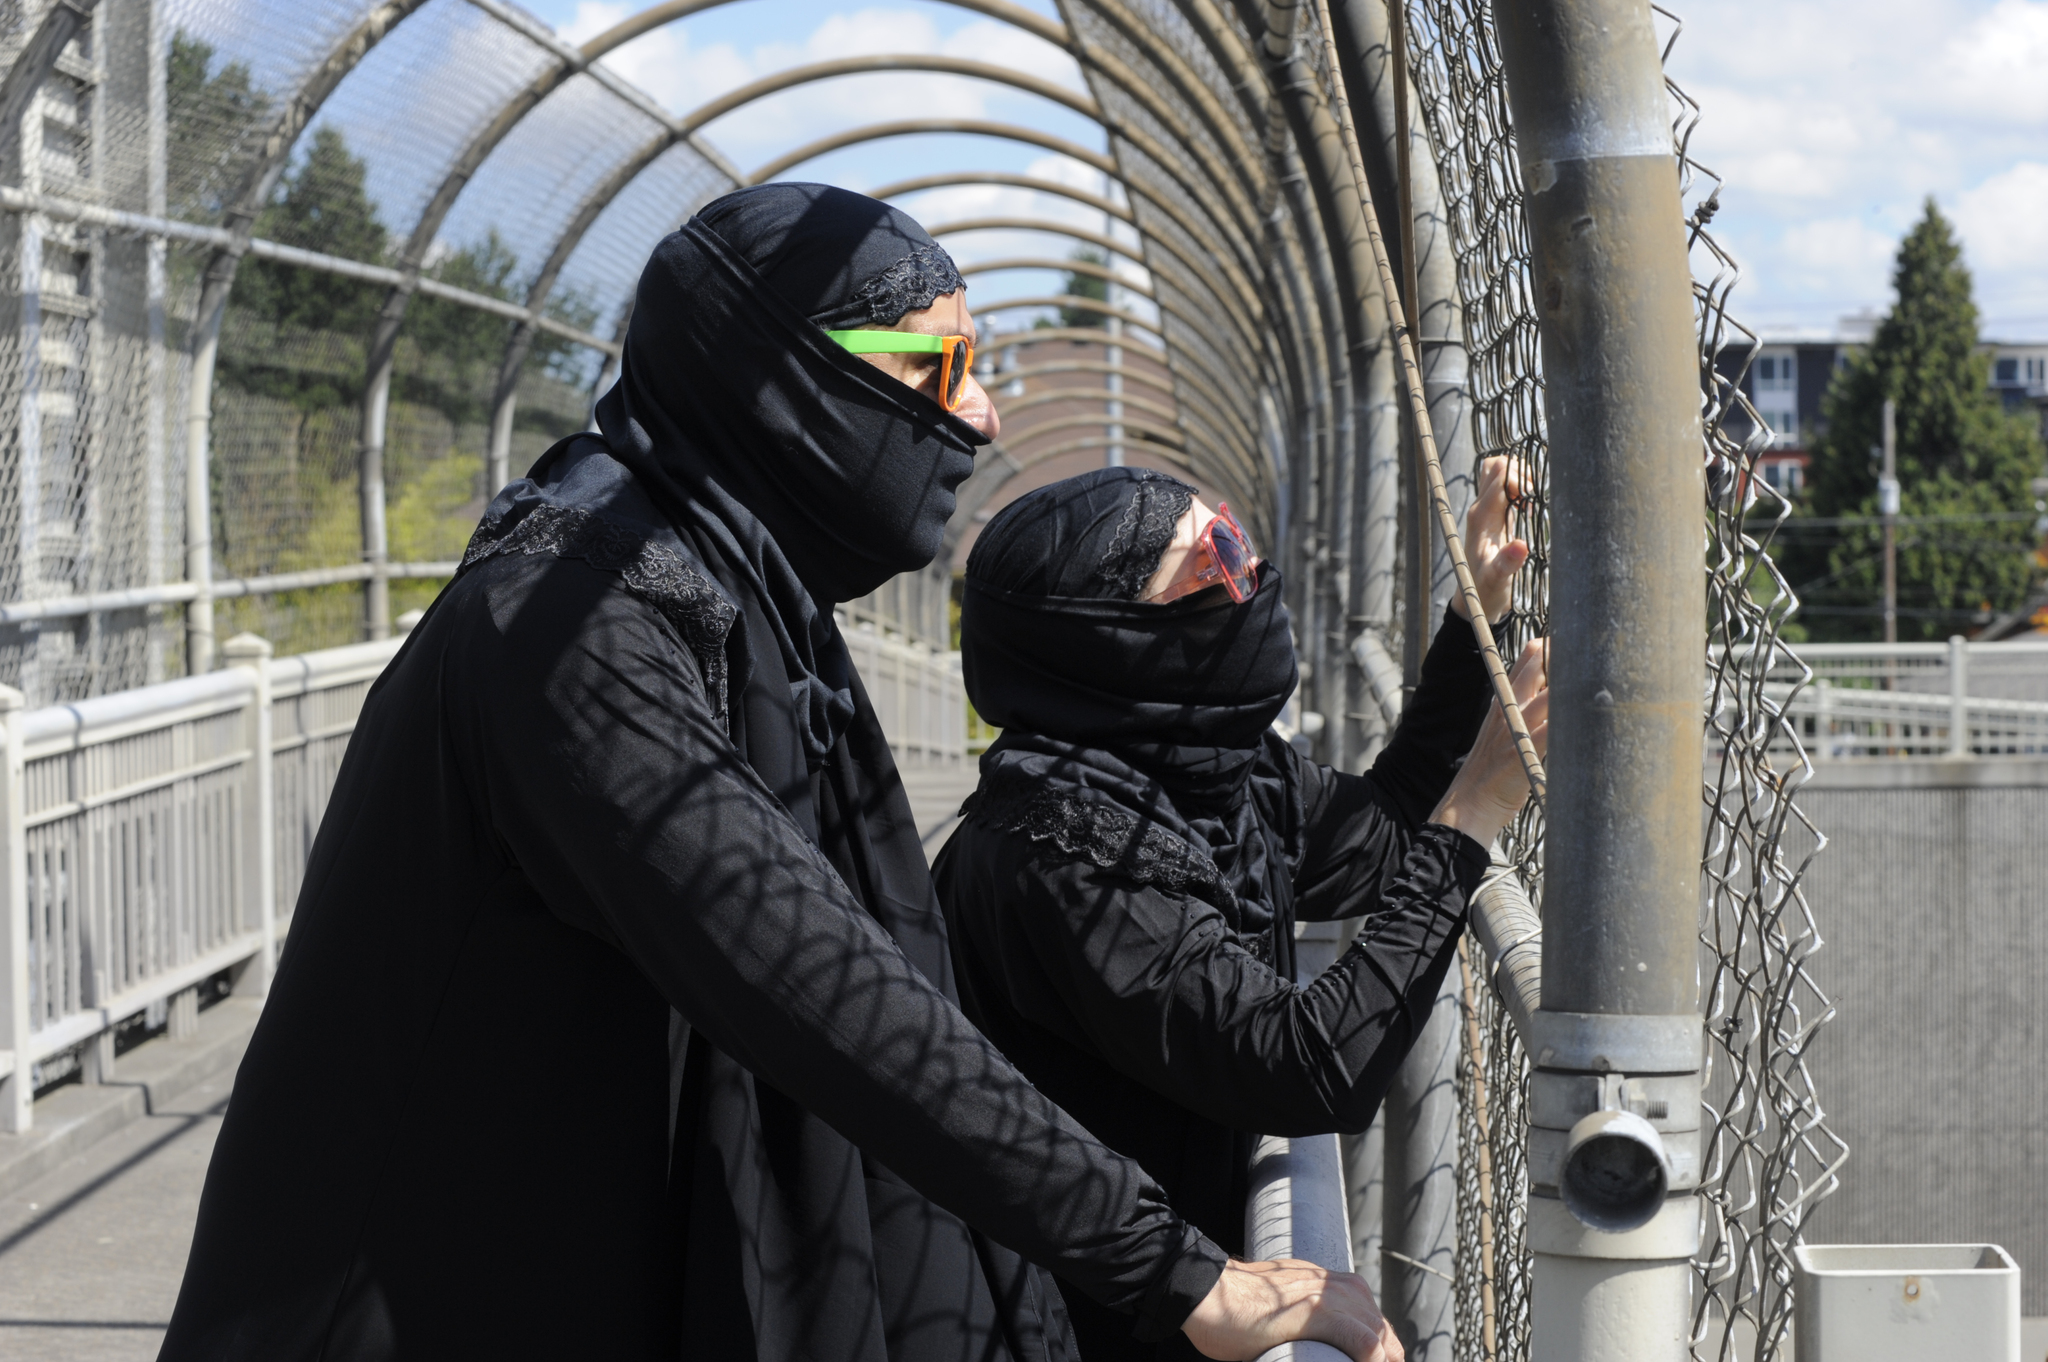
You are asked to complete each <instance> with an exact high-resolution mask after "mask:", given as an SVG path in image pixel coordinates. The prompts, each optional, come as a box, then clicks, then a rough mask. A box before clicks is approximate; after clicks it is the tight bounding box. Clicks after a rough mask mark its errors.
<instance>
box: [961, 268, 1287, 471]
mask: <svg viewBox="0 0 2048 1362" xmlns="http://www.w3.org/2000/svg"><path fill="white" fill-rule="evenodd" d="M1019 307H1058V308H1066V309H1070V310H1072V311H1076V312H1096V313H1100V314H1101V315H1102V316H1105V317H1114V318H1116V319H1117V320H1118V321H1120V322H1122V323H1124V324H1125V325H1126V326H1135V327H1139V328H1141V329H1143V330H1145V331H1150V332H1151V333H1152V334H1154V335H1156V336H1159V337H1160V339H1161V341H1164V340H1165V334H1164V333H1163V332H1162V331H1161V330H1160V329H1159V327H1157V326H1155V325H1154V324H1153V323H1151V322H1149V321H1146V320H1145V319H1144V318H1142V317H1140V316H1139V315H1138V314H1137V313H1135V312H1129V311H1126V310H1124V309H1123V308H1120V307H1112V306H1111V305H1110V304H1108V303H1106V302H1103V301H1102V300H1101V299H1099V298H1083V297H1080V296H1079V295H1077V294H1071V293H1054V294H1047V295H1045V296H1043V297H1034V298H1005V299H1002V300H1001V301H999V302H994V303H990V304H989V305H988V306H986V307H984V308H977V309H976V311H977V312H1002V311H1007V310H1009V309H1011V308H1019ZM1165 310H1166V309H1165V308H1164V307H1162V308H1161V311H1165ZM1173 315H1177V316H1181V320H1183V321H1186V320H1188V319H1187V318H1186V317H1185V316H1184V315H1181V314H1179V313H1177V312H1176V313H1174V314H1173ZM1094 339H1095V340H1096V342H1097V343H1101V344H1106V343H1108V342H1107V341H1106V339H1105V338H1104V337H1103V336H1102V334H1101V333H1100V332H1097V333H1095V335H1094ZM1117 343H1118V344H1126V345H1127V344H1129V343H1130V338H1129V337H1128V336H1123V337H1119V338H1118V341H1117ZM1154 348H1156V349H1158V350H1160V351H1161V352H1163V353H1178V354H1179V355H1181V356H1183V357H1184V358H1186V359H1187V360H1188V361H1189V362H1190V363H1192V364H1194V365H1195V366H1197V367H1198V368H1200V369H1201V370H1202V371H1203V373H1204V376H1205V377H1207V378H1208V379H1209V381H1211V382H1213V383H1215V384H1217V385H1219V386H1220V387H1226V388H1227V387H1230V386H1234V385H1233V384H1231V381H1230V380H1231V376H1230V375H1228V374H1226V373H1223V372H1222V371H1220V370H1218V369H1216V368H1215V367H1214V366H1213V365H1211V364H1210V363H1209V361H1208V358H1207V357H1206V356H1203V355H1201V354H1200V353H1199V352H1197V351H1193V350H1188V349H1173V348H1170V347H1168V346H1167V345H1164V344H1161V345H1159V346H1156V347H1154ZM1248 395H1249V394H1248ZM1239 433H1240V434H1245V435H1249V434H1250V433H1251V432H1250V431H1240V432H1239ZM1252 446H1253V447H1254V448H1256V447H1257V442H1256V441H1252Z"/></svg>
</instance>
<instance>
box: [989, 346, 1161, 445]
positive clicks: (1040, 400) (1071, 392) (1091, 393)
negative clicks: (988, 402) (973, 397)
mask: <svg viewBox="0 0 2048 1362" xmlns="http://www.w3.org/2000/svg"><path fill="white" fill-rule="evenodd" d="M1103 367H1104V368H1106V369H1108V370H1109V371H1110V372H1111V373H1113V374H1115V375H1117V376H1118V377H1119V378H1128V377H1130V371H1129V370H1127V369H1125V368H1124V367H1123V366H1122V365H1104V366H1103ZM1170 395H1171V394H1169V396H1170ZM1112 399H1114V400H1115V401H1118V402H1121V403H1123V404H1124V405H1125V406H1127V407H1137V408H1138V409H1140V410H1141V411H1147V412H1150V413H1151V414H1152V415H1154V416H1157V417H1158V418H1159V419H1160V420H1162V421H1177V420H1179V419H1180V413H1179V412H1178V411H1177V410H1176V409H1175V408H1173V407H1170V406H1168V405H1167V404H1166V403H1164V402H1154V401H1153V400H1152V399H1151V398H1149V397H1138V396H1135V395H1133V394H1131V393H1127V392H1111V391H1110V390H1109V389H1107V388H1048V389H1045V390H1044V391H1042V392H1035V393H1027V394H1026V395H1025V396H1023V397H1018V398H1012V399H1009V400H1007V401H1005V402H1004V403H1003V404H1002V405H1001V407H1000V408H999V410H1000V411H1001V412H1002V415H1003V419H1004V420H1005V421H1007V420H1009V419H1010V418H1011V417H1012V416H1014V415H1016V414H1017V413H1018V412H1024V411H1031V410H1032V409H1034V408H1037V407H1048V406H1051V405H1052V404H1053V403H1055V402H1107V401H1110V400H1112ZM1114 419H1116V418H1113V417H1104V418H1100V419H1099V420H1098V421H1097V424H1102V423H1103V422H1105V421H1110V420H1114ZM1161 429H1165V427H1161ZM1036 430H1037V427H1036V426H1031V427H1028V428H1026V429H1024V430H1020V431H1017V432H1015V436H1014V438H1013V439H1012V440H1011V441H1010V443H1011V444H1015V443H1017V442H1018V441H1021V440H1024V439H1026V438H1028V437H1029V436H1030V435H1031V434H1032V433H1033V432H1034V431H1036ZM1184 437H1185V432H1181V438H1184Z"/></svg>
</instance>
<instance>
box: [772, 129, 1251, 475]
mask: <svg viewBox="0 0 2048 1362" xmlns="http://www.w3.org/2000/svg"><path fill="white" fill-rule="evenodd" d="M938 132H957V133H967V134H970V135H981V136H993V137H1001V138H1007V139H1009V140H1013V141H1021V142H1024V143H1026V144H1029V145H1033V146H1042V147H1045V148H1046V149H1047V150H1050V151H1053V152H1055V153H1057V154H1063V155H1067V156H1071V157H1073V158H1074V159H1075V160H1078V161H1081V162H1082V163H1084V164H1087V165H1091V166H1093V167H1094V168H1096V169H1098V170H1100V171H1102V172H1103V173H1104V174H1105V175H1108V176H1110V177H1112V178H1114V179H1117V180H1118V181H1120V182H1121V183H1123V185H1124V190H1125V192H1126V193H1127V194H1132V195H1140V196H1143V197H1144V198H1145V199H1146V200H1147V201H1148V202H1150V203H1151V204H1152V205H1153V206H1155V207H1157V208H1158V209H1159V210H1160V211H1161V213H1162V214H1163V215H1164V216H1165V217H1167V218H1168V219H1169V220H1170V221H1172V222H1173V223H1174V225H1175V226H1176V227H1178V228H1180V230H1181V231H1183V232H1185V233H1187V235H1188V237H1189V239H1190V240H1192V241H1194V242H1196V243H1197V244H1199V245H1202V246H1205V247H1207V248H1208V249H1209V250H1210V252H1211V262H1212V264H1214V265H1215V266H1216V267H1217V268H1219V269H1221V270H1222V271H1223V272H1224V273H1225V274H1226V275H1228V276H1230V278H1231V282H1232V286H1233V287H1234V288H1235V289H1236V290H1238V292H1239V293H1240V295H1241V296H1243V297H1245V298H1248V299H1261V295H1260V294H1259V293H1258V291H1257V290H1255V289H1254V288H1252V286H1251V283H1250V280H1249V279H1248V278H1246V277H1245V276H1244V275H1242V274H1241V273H1240V272H1239V271H1238V270H1237V269H1236V266H1235V263H1234V262H1232V261H1231V260H1229V259H1228V258H1227V256H1226V255H1225V254H1224V253H1223V252H1222V251H1221V250H1220V249H1219V243H1218V242H1217V241H1216V240H1215V238H1214V236H1213V235H1212V234H1210V233H1208V232H1205V231H1204V230H1202V229H1201V228H1200V227H1199V226H1197V225H1196V224H1194V223H1193V222H1191V221H1190V220H1189V219H1188V218H1187V217H1186V216H1185V215H1184V214H1183V213H1182V212H1181V210H1180V207H1179V205H1177V204H1175V203H1173V202H1171V201H1170V200H1166V199H1161V198H1159V197H1157V196H1155V195H1153V194H1151V193H1150V192H1149V191H1148V190H1147V189H1146V188H1145V186H1143V185H1142V184H1134V183H1133V182H1131V181H1128V180H1124V178H1123V176H1122V174H1121V171H1120V170H1119V169H1118V167H1117V165H1116V163H1115V161H1113V160H1112V159H1111V158H1109V157H1107V156H1104V155H1101V154H1100V153H1097V152H1092V151H1089V150H1088V149H1087V148H1085V147H1081V146H1077V145H1075V144H1074V143H1072V142H1068V141H1066V140H1065V139H1062V138H1057V137H1053V136H1051V135H1049V134H1045V133H1041V132H1039V131H1038V130H1036V129H1033V128H1021V127H1018V126H1016V125H1014V124H1006V123H996V122H991V121H988V120H985V119H900V120H893V121H890V122H885V123H874V124H868V125H866V126H864V127H860V128H851V129H845V130H842V131H840V132H837V133H832V134H828V135H827V136H825V137H821V138H818V139H816V140H815V141H812V142H809V143H806V144H805V145H803V146H801V147H798V148H796V149H795V150H793V151H790V152H787V153H784V154H783V155H782V156H780V157H777V158H776V159H775V160H773V161H770V162H769V163H768V164H767V165H765V166H763V167H762V168H761V169H759V170H756V171H755V172H754V173H753V174H752V175H750V176H749V177H748V180H749V183H761V182H763V181H765V180H767V179H771V178H773V177H774V176H776V175H780V174H782V173H784V172H785V171H787V170H789V169H791V168H793V167H795V166H798V165H801V164H803V162H805V161H807V160H810V159H812V158H813V157H816V156H822V155H826V154H828V153H830V152H833V151H839V150H843V149H845V148H846V147H850V146H858V145H861V144H863V143H865V142H869V141H874V140H878V139H880V138H883V137H899V136H910V135H917V134H925V133H938ZM1146 240H1147V241H1148V242H1152V241H1159V242H1161V243H1162V244H1165V243H1164V241H1163V239H1162V238H1159V237H1156V236H1154V235H1152V234H1150V233H1147V234H1146ZM1169 250H1172V253H1173V254H1175V256H1176V258H1179V252H1178V251H1177V250H1174V249H1173V248H1171V247H1169ZM1146 267H1147V268H1148V269H1151V270H1152V271H1153V273H1154V275H1155V277H1156V276H1159V275H1160V274H1161V271H1160V270H1159V269H1158V267H1157V266H1156V265H1154V264H1153V263H1151V262H1150V261H1147V262H1146ZM1190 292H1191V293H1192V290H1190ZM1261 301H1263V300H1262V299H1261ZM1260 311H1261V312H1263V311H1264V309H1263V307H1262V308H1261V309H1260ZM1205 396H1206V394H1205ZM1238 420H1239V422H1240V423H1242V424H1243V425H1244V426H1245V428H1246V430H1247V431H1249V430H1250V429H1251V428H1253V426H1254V425H1255V423H1254V422H1251V421H1249V420H1248V419H1247V418H1246V415H1245V414H1244V413H1240V414H1239V416H1238ZM1247 438H1248V441H1249V445H1250V447H1251V448H1254V449H1255V448H1257V445H1258V441H1257V440H1256V439H1255V438H1251V437H1249V436H1248V437H1247ZM1253 462H1254V464H1256V462H1257V461H1256V460H1254V461H1253Z"/></svg>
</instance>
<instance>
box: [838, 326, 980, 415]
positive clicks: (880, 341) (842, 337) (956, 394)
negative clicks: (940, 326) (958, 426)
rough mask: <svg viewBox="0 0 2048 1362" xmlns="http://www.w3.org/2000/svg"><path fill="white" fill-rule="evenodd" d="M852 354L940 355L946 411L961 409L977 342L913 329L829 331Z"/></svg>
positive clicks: (942, 393)
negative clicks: (926, 334)
mask: <svg viewBox="0 0 2048 1362" xmlns="http://www.w3.org/2000/svg"><path fill="white" fill-rule="evenodd" d="M825 334H826V335H827V336H829V337H831V338H832V339H833V340H835V341H838V342H839V343H840V344H841V345H843V346H845V347H846V352H847V353H848V354H851V355H937V356H938V357H939V392H940V394H941V398H940V400H941V402H942V403H943V404H944V406H945V408H946V410H947V411H958V410H959V409H960V399H961V397H962V396H963V395H964V394H965V393H966V391H967V375H968V372H969V371H970V370H972V369H973V368H974V342H973V341H970V340H968V339H967V337H965V336H921V335H918V334H916V333H914V332H910V331H827V332H826V333H825Z"/></svg>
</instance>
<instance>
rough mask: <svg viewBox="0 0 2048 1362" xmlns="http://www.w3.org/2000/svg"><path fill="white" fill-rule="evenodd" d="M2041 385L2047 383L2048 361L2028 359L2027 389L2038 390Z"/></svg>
mask: <svg viewBox="0 0 2048 1362" xmlns="http://www.w3.org/2000/svg"><path fill="white" fill-rule="evenodd" d="M2043 383H2048V359H2029V360H2028V361H2027V386H2028V387H2029V388H2038V387H2040V386H2041V385H2042V384H2043Z"/></svg>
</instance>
